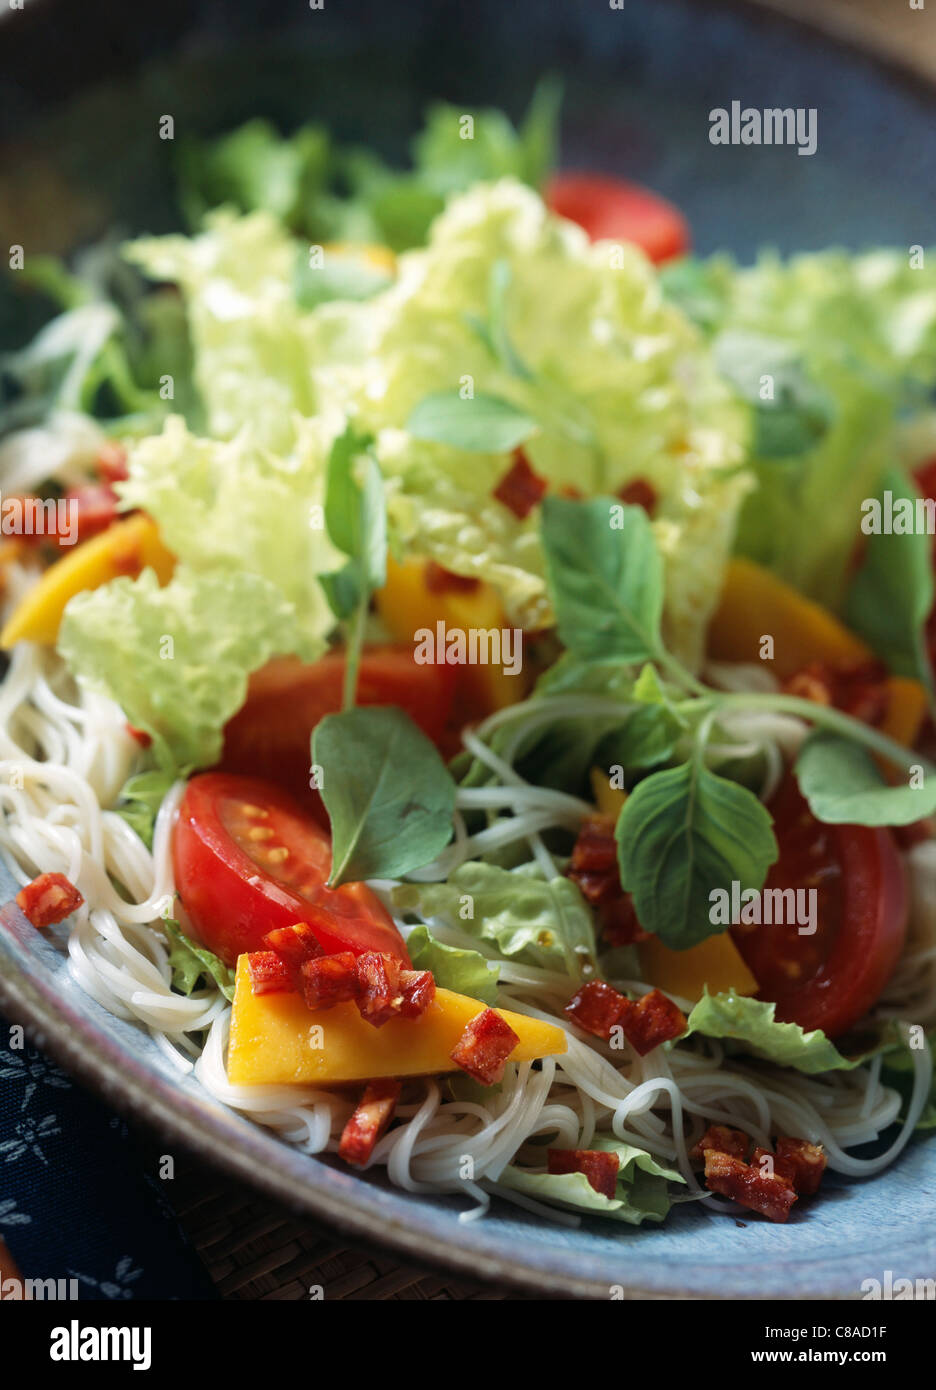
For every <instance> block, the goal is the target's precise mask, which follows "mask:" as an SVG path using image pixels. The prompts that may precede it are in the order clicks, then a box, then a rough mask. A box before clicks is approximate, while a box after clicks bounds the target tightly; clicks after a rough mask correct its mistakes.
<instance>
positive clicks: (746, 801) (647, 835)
mask: <svg viewBox="0 0 936 1390" xmlns="http://www.w3.org/2000/svg"><path fill="white" fill-rule="evenodd" d="M615 838H616V839H617V843H618V865H619V867H620V871H621V884H622V886H623V887H624V888H625V889H626V890H627V891H628V892H629V893H632V894H633V896H634V907H635V909H636V912H637V917H638V920H639V922H640V925H641V926H642V927H643V928H644V929H645V930H646V931H650V932H654V933H655V934H656V935H657V936H659V938H660V940H661V941H662V942H663V944H664V945H666V946H669V947H670V948H671V949H672V950H677V951H680V950H685V949H686V948H687V947H689V946H695V945H697V944H698V942H700V941H704V940H705V938H706V937H708V936H713V935H714V934H715V933H716V932H718V931H724V930H725V928H724V927H723V926H717V925H715V924H713V922H712V920H711V916H710V913H711V907H712V903H711V897H710V895H711V893H712V891H713V890H714V889H729V888H730V886H731V884H732V883H733V882H735V881H737V882H738V883H739V884H740V887H741V889H742V891H743V890H744V889H745V888H753V889H755V890H759V889H760V888H762V887H763V884H764V879H765V878H766V876H767V870H768V868H769V867H770V865H771V864H772V863H773V862H774V861H775V859H776V858H777V842H776V840H775V838H774V834H773V831H772V829H771V820H770V816H769V815H768V813H767V811H766V810H765V809H764V807H763V806H762V805H761V803H760V801H758V799H757V797H756V796H754V794H753V793H752V792H749V791H748V790H747V789H746V788H745V787H740V786H738V785H737V784H736V783H735V782H729V781H727V780H726V779H725V778H724V777H719V776H717V775H716V774H715V773H714V772H710V771H709V769H708V768H706V767H705V766H704V765H703V764H702V763H701V762H699V761H698V760H693V761H692V762H689V763H685V764H683V765H682V766H681V767H674V768H668V769H667V770H665V771H663V772H654V773H652V774H651V775H650V776H649V777H647V778H645V779H644V780H643V781H642V782H640V783H638V785H637V786H636V787H635V789H634V790H633V791H632V792H631V794H630V796H629V797H628V798H627V801H626V802H625V803H624V809H623V810H622V811H621V814H620V816H619V817H618V822H617V826H616V828H615Z"/></svg>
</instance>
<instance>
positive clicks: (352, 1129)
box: [338, 1077, 401, 1168]
mask: <svg viewBox="0 0 936 1390" xmlns="http://www.w3.org/2000/svg"><path fill="white" fill-rule="evenodd" d="M400 1090H401V1082H399V1081H394V1080H392V1078H390V1077H386V1078H383V1079H381V1080H379V1081H371V1082H369V1083H368V1085H367V1087H366V1088H365V1091H364V1094H363V1096H362V1097H361V1099H360V1101H359V1102H358V1104H357V1108H356V1109H355V1111H354V1114H353V1115H352V1116H351V1118H350V1120H349V1121H348V1123H347V1124H346V1125H345V1127H344V1129H343V1131H342V1134H341V1142H340V1144H339V1145H338V1155H339V1157H340V1158H343V1159H344V1161H345V1163H353V1164H354V1165H355V1166H356V1167H358V1168H363V1167H364V1165H365V1164H366V1163H367V1162H368V1160H369V1159H370V1156H371V1154H372V1153H373V1152H374V1146H375V1145H376V1143H377V1140H378V1139H379V1138H380V1136H381V1135H382V1134H383V1133H384V1131H385V1129H386V1128H387V1126H388V1125H389V1123H390V1121H391V1119H392V1118H393V1112H394V1110H395V1109H396V1103H397V1101H398V1100H399V1098H400Z"/></svg>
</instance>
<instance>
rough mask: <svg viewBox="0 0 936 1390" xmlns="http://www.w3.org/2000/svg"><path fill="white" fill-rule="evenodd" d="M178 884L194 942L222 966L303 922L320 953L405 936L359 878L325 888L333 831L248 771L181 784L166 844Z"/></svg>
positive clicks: (390, 944) (399, 941) (395, 948)
mask: <svg viewBox="0 0 936 1390" xmlns="http://www.w3.org/2000/svg"><path fill="white" fill-rule="evenodd" d="M172 860H173V867H174V870H175V882H176V888H177V889H178V891H179V895H180V897H181V899H182V905H183V907H184V908H185V911H186V913H187V915H188V917H189V920H190V922H191V925H192V929H193V931H194V932H195V934H196V935H197V936H198V939H199V940H200V941H201V942H202V943H203V944H204V945H205V946H207V947H208V949H209V950H210V951H214V953H215V955H217V956H220V957H221V959H222V960H223V961H225V962H226V963H227V964H228V965H233V964H234V962H235V961H236V960H237V957H238V956H239V955H241V954H242V953H243V952H245V951H258V950H260V949H261V943H262V940H263V937H264V936H266V934H267V932H269V931H272V930H273V929H274V928H275V927H289V926H292V925H293V923H295V922H308V923H309V925H310V926H311V927H312V930H313V931H314V932H315V936H316V940H317V941H318V943H319V945H320V946H321V948H322V951H323V953H325V954H326V955H331V954H332V953H334V952H338V951H353V952H354V953H355V955H361V954H362V953H363V952H364V951H383V952H385V953H386V954H387V955H391V956H395V957H396V959H397V960H400V961H403V962H404V963H405V964H406V965H407V966H408V965H409V957H408V956H407V954H406V947H405V945H404V944H403V938H402V937H401V936H400V933H399V932H398V931H397V929H396V927H395V926H394V924H393V920H392V918H391V917H390V915H389V914H388V913H387V912H386V911H385V910H384V907H383V905H382V904H381V903H380V901H379V899H378V898H377V897H376V896H375V895H374V893H372V892H371V890H370V889H369V888H368V887H367V885H366V884H364V883H346V884H342V886H341V887H340V888H334V889H333V888H327V887H326V886H325V884H326V880H327V878H328V874H329V872H330V870H331V838H330V836H329V835H328V833H327V832H326V831H325V830H323V829H322V828H321V826H319V825H317V824H316V822H315V821H314V820H312V819H311V817H310V816H309V815H307V814H306V812H305V811H303V809H302V807H301V806H299V805H298V804H297V803H296V802H295V801H293V799H292V798H291V797H290V796H287V795H286V793H285V792H283V791H281V790H280V789H279V788H278V787H274V786H271V785H270V784H269V783H268V782H263V781H261V780H260V779H259V778H254V777H234V776H231V775H230V774H228V773H224V772H203V773H202V774H201V775H200V776H198V777H193V778H192V780H191V781H190V782H189V784H188V786H187V788H186V790H185V795H184V797H183V798H182V804H181V806H180V807H179V818H178V821H177V822H176V826H175V831H174V833H173V841H172Z"/></svg>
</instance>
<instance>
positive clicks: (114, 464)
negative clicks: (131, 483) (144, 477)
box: [94, 440, 130, 483]
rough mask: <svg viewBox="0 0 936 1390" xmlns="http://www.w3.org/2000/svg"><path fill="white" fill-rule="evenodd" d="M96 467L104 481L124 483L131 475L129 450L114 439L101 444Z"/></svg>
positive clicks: (95, 462)
mask: <svg viewBox="0 0 936 1390" xmlns="http://www.w3.org/2000/svg"><path fill="white" fill-rule="evenodd" d="M94 467H95V470H96V472H97V475H98V477H99V478H100V480H101V482H102V483H123V482H126V480H127V478H129V476H130V470H129V468H128V467H127V451H126V449H125V448H124V447H123V445H122V444H118V443H116V441H114V440H109V441H108V443H106V444H102V445H101V448H100V450H99V451H98V456H97V458H96V459H95V461H94Z"/></svg>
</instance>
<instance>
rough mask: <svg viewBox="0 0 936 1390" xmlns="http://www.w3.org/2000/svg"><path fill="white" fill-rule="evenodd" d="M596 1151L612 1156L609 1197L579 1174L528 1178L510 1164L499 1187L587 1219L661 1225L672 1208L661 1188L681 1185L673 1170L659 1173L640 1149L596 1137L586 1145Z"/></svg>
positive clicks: (527, 1172)
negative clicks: (574, 1211)
mask: <svg viewBox="0 0 936 1390" xmlns="http://www.w3.org/2000/svg"><path fill="white" fill-rule="evenodd" d="M591 1147H592V1148H593V1149H597V1150H598V1151H599V1152H604V1153H613V1154H615V1155H616V1157H617V1160H618V1165H619V1166H618V1174H617V1185H616V1187H615V1192H614V1196H613V1197H605V1196H604V1194H603V1193H601V1192H596V1191H595V1189H594V1188H593V1187H592V1186H591V1184H590V1183H589V1181H588V1179H587V1178H586V1176H585V1174H584V1173H534V1172H531V1171H530V1170H529V1169H524V1168H517V1167H515V1166H513V1165H512V1164H511V1165H509V1166H508V1167H507V1168H505V1169H504V1171H503V1173H501V1175H500V1178H499V1182H500V1183H501V1184H502V1186H504V1187H509V1188H512V1189H513V1190H514V1191H515V1192H523V1193H525V1194H526V1196H528V1197H535V1198H538V1199H539V1200H540V1201H546V1202H553V1203H556V1204H557V1205H559V1206H568V1207H573V1208H576V1209H578V1210H581V1211H582V1212H587V1213H588V1215H590V1216H607V1217H610V1218H611V1220H612V1221H625V1222H627V1224H628V1225H629V1226H639V1225H640V1224H641V1223H642V1222H644V1221H662V1220H663V1219H664V1218H665V1217H666V1216H667V1214H668V1213H669V1209H670V1207H671V1205H672V1202H671V1199H670V1197H669V1191H668V1187H667V1184H668V1183H671V1182H676V1183H683V1182H685V1178H684V1177H683V1176H682V1174H681V1173H679V1172H677V1171H676V1170H675V1169H674V1168H664V1167H663V1165H662V1164H660V1163H658V1162H657V1161H656V1159H655V1158H653V1157H652V1156H651V1155H650V1154H648V1153H645V1152H644V1150H643V1149H638V1148H635V1147H634V1146H633V1145H632V1144H625V1143H623V1142H618V1141H615V1140H611V1139H607V1138H604V1137H601V1136H595V1137H594V1138H593V1139H592V1140H591Z"/></svg>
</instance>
